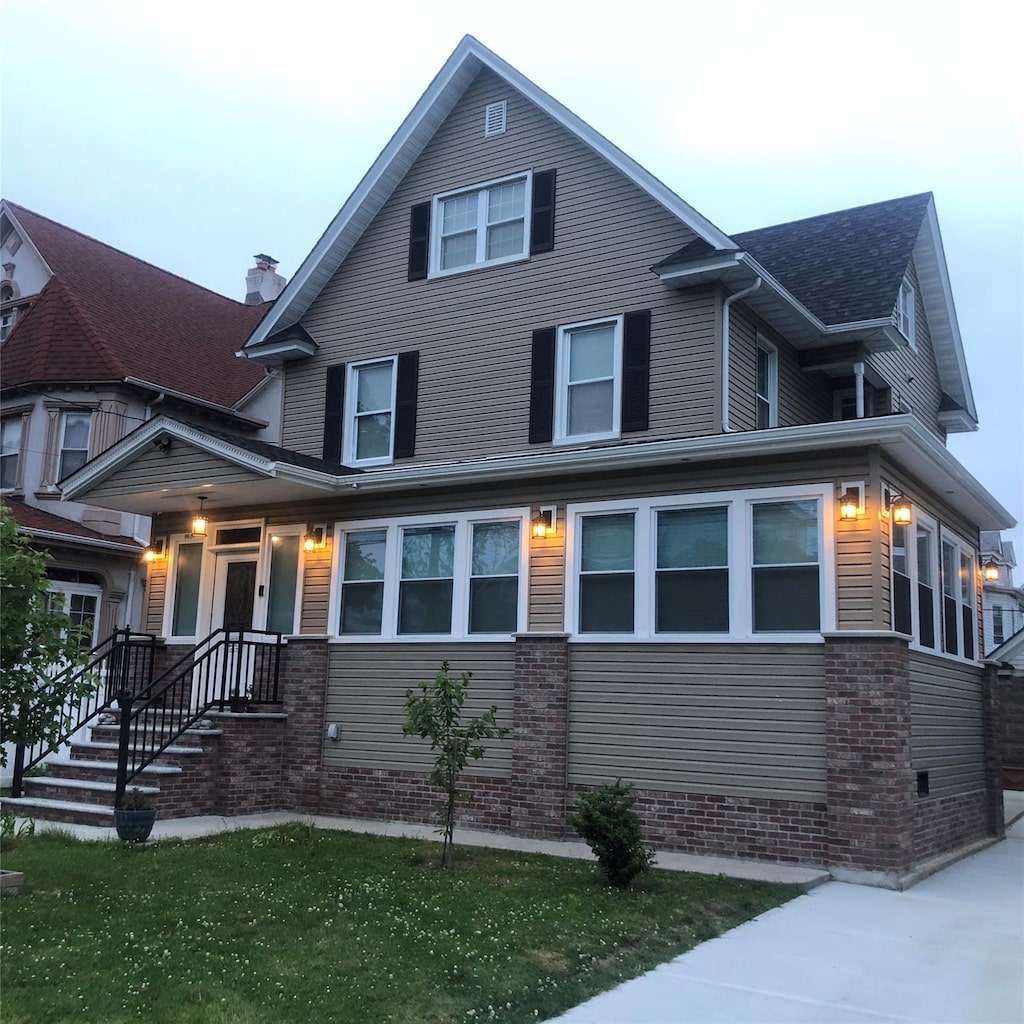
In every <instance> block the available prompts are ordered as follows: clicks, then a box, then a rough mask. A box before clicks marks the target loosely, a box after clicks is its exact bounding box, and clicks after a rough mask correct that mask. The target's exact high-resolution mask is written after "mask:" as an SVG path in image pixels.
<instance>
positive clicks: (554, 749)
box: [510, 633, 569, 839]
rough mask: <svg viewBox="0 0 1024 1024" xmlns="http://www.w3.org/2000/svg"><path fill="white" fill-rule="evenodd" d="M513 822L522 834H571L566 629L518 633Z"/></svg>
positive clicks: (557, 836) (541, 836) (551, 836)
mask: <svg viewBox="0 0 1024 1024" xmlns="http://www.w3.org/2000/svg"><path fill="white" fill-rule="evenodd" d="M513 722H514V729H513V731H512V787H511V791H512V804H511V819H510V825H511V828H512V830H513V831H514V832H515V833H516V834H517V835H522V836H529V837H531V838H538V839H560V838H562V837H563V836H564V835H565V834H566V828H567V826H566V822H565V815H566V786H567V777H568V741H569V643H568V637H567V636H566V635H565V634H562V633H529V634H521V635H519V636H517V637H516V657H515V697H514V702H513Z"/></svg>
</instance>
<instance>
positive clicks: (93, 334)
mask: <svg viewBox="0 0 1024 1024" xmlns="http://www.w3.org/2000/svg"><path fill="white" fill-rule="evenodd" d="M7 205H8V206H9V207H10V210H11V213H12V214H13V215H14V217H15V218H16V219H17V220H18V222H19V223H20V224H21V226H22V227H23V228H24V229H25V232H26V233H27V235H28V237H29V238H30V239H31V240H32V242H33V244H34V245H35V246H36V248H37V249H38V250H39V253H40V255H41V256H42V257H43V259H44V260H45V261H46V263H47V265H48V266H49V268H50V269H51V270H52V271H53V275H54V276H53V277H52V278H51V279H50V281H49V283H48V284H47V285H46V287H45V288H44V289H43V290H42V292H40V294H39V298H38V299H36V301H35V303H34V304H33V305H32V306H31V307H30V309H29V311H28V312H27V313H25V314H23V315H22V316H21V317H19V319H18V320H17V322H16V324H15V328H14V330H13V331H12V332H11V333H10V335H9V336H8V338H7V340H6V341H5V342H4V346H3V383H4V386H5V387H7V386H10V385H15V384H51V383H88V382H96V381H109V380H123V379H124V378H125V377H136V378H138V379H140V380H143V381H146V382H148V383H151V384H154V385H156V386H157V387H159V388H167V389H168V390H173V391H178V392H182V393H184V394H187V395H191V396H194V397H196V398H199V399H202V400H203V401H205V402H213V403H215V404H217V405H223V406H234V405H235V404H236V403H237V402H238V401H239V400H240V399H242V398H243V397H244V396H245V395H247V394H248V393H249V392H250V391H251V390H252V389H253V388H254V387H255V386H256V385H257V384H258V383H259V382H260V380H261V379H262V378H263V376H264V373H265V371H264V369H263V368H262V367H261V366H259V365H257V364H256V363H253V362H251V361H249V360H246V359H239V358H237V357H236V356H235V353H236V352H237V351H238V350H239V349H240V348H241V347H242V345H243V343H244V342H245V340H246V339H247V338H248V337H249V335H250V334H251V333H252V331H253V329H254V328H255V327H256V325H257V324H258V323H259V321H260V320H262V319H263V317H264V315H265V314H266V312H267V310H268V309H269V308H270V305H269V304H268V303H264V304H262V305H259V306H246V305H244V304H243V303H241V302H235V301H234V300H233V299H228V298H225V297H224V296H223V295H218V294H217V293H216V292H212V291H209V290H208V289H206V288H202V287H200V286H199V285H197V284H193V283H192V282H191V281H186V280H185V279H184V278H181V277H177V276H176V275H174V274H169V273H168V272H167V271H166V270H161V269H160V268H159V267H154V266H153V265H152V264H150V263H146V262H144V261H143V260H140V259H136V257H134V256H129V255H128V254H127V253H124V252H121V251H120V250H119V249H114V248H112V247H111V246H109V245H105V244H104V243H103V242H98V241H96V239H94V238H89V237H88V236H87V235H83V234H81V233H80V232H78V231H74V230H72V229H71V228H68V227H65V226H64V225H63V224H58V223H56V221H52V220H50V219H49V218H47V217H42V216H40V215H39V214H37V213H33V212H32V211H31V210H26V209H25V208H24V207H22V206H17V205H15V204H14V203H10V202H9V203H8V204H7Z"/></svg>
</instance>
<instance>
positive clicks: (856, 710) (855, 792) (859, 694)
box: [825, 635, 916, 877]
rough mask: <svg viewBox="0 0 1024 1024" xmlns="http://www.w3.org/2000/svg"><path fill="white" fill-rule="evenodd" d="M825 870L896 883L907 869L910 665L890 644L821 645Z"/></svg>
mask: <svg viewBox="0 0 1024 1024" xmlns="http://www.w3.org/2000/svg"><path fill="white" fill-rule="evenodd" d="M825 693H826V703H827V708H828V719H827V723H826V729H825V746H826V757H827V766H828V768H827V771H828V780H827V798H826V799H827V805H828V860H829V864H830V865H833V866H839V867H844V868H852V869H856V870H859V871H868V872H881V873H885V874H888V875H894V876H897V877H898V876H899V875H902V874H904V873H906V872H907V871H908V870H909V869H910V866H911V864H912V863H913V861H914V850H913V836H912V821H913V812H914V800H915V793H916V787H915V778H914V774H913V771H912V761H911V751H910V665H909V660H908V657H907V644H906V641H904V640H900V639H898V638H895V637H886V636H882V637H837V636H834V635H833V636H830V637H828V639H827V641H826V644H825Z"/></svg>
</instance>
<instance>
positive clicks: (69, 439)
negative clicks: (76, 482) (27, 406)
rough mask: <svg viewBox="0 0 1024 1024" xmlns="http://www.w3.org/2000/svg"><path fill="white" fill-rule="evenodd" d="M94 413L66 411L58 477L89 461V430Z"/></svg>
mask: <svg viewBox="0 0 1024 1024" xmlns="http://www.w3.org/2000/svg"><path fill="white" fill-rule="evenodd" d="M91 426H92V413H88V412H66V413H64V417H63V423H62V426H61V444H60V461H59V472H58V473H57V479H58V480H63V479H64V478H65V477H66V476H69V475H70V474H72V473H74V472H75V470H78V469H81V468H82V467H83V466H84V465H85V464H86V463H87V462H88V461H89V432H90V429H91Z"/></svg>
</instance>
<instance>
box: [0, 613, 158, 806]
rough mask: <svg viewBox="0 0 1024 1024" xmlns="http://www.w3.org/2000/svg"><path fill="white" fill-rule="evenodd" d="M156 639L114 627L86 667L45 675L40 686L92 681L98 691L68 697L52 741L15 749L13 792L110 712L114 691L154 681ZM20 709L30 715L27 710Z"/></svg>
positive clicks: (133, 690)
mask: <svg viewBox="0 0 1024 1024" xmlns="http://www.w3.org/2000/svg"><path fill="white" fill-rule="evenodd" d="M155 652H156V637H155V636H154V635H153V634H152V633H134V632H132V630H130V629H116V630H114V632H113V633H111V634H110V636H108V637H107V638H106V639H105V640H103V641H102V642H101V643H99V644H97V645H96V646H95V647H94V648H93V649H92V650H91V651H90V652H89V656H88V660H87V661H86V663H85V665H84V666H83V667H78V666H72V667H71V668H68V669H64V670H62V671H60V670H58V671H55V673H54V675H53V676H52V677H51V678H50V679H45V680H44V679H41V680H40V681H39V686H40V688H41V689H46V688H48V687H55V686H58V685H59V686H61V687H65V686H69V685H71V686H73V685H74V684H76V683H78V682H82V681H87V680H90V679H93V680H94V681H95V684H96V686H95V689H94V690H93V692H92V693H91V694H90V695H89V696H86V697H69V698H68V699H67V700H66V701H65V702H64V706H63V707H62V708H61V709H60V711H59V712H58V714H57V718H58V722H59V729H58V730H57V733H56V735H55V736H54V737H53V739H51V740H49V741H45V740H40V741H38V742H36V743H31V744H24V745H22V744H19V745H18V746H17V747H16V748H15V751H14V772H13V779H12V781H11V796H16V797H18V796H21V792H22V781H23V779H24V777H25V773H26V772H27V771H30V770H31V769H32V768H34V767H35V766H36V765H37V764H39V763H40V762H41V761H42V760H43V758H45V757H48V756H49V755H50V754H52V753H53V752H54V751H55V750H57V749H59V748H60V747H61V746H62V745H63V744H64V743H66V742H67V741H68V740H69V739H70V738H71V737H72V736H74V734H75V733H76V732H78V731H79V729H82V728H84V727H85V726H86V725H88V724H89V723H90V722H92V721H94V720H95V719H96V718H98V717H99V716H100V715H101V714H103V713H104V712H107V711H110V710H111V707H112V697H113V695H114V694H120V693H129V694H138V693H141V692H143V691H144V690H145V689H146V687H148V686H149V685H150V683H152V681H153V660H154V654H155ZM21 713H22V714H23V715H27V714H28V713H29V709H28V708H23V709H22V711H21Z"/></svg>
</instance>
